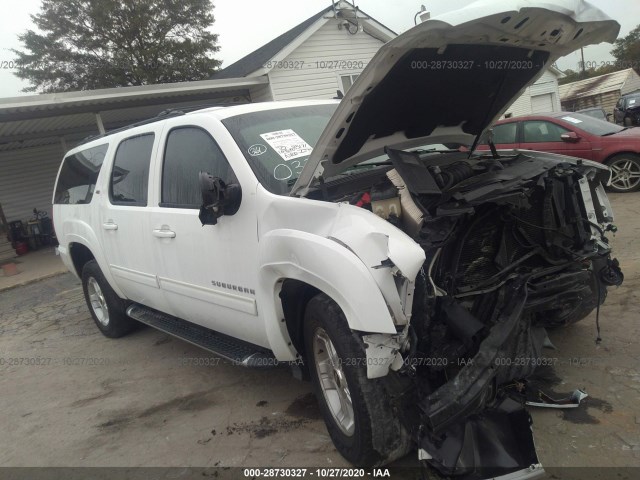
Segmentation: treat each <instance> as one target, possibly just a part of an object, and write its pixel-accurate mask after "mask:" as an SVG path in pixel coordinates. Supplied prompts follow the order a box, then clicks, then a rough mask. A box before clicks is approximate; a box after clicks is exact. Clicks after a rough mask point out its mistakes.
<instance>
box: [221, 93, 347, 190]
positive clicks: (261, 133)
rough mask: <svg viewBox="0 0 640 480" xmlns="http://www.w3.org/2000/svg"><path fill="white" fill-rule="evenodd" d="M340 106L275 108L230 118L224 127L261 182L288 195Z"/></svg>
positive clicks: (319, 105)
mask: <svg viewBox="0 0 640 480" xmlns="http://www.w3.org/2000/svg"><path fill="white" fill-rule="evenodd" d="M337 106H338V104H337V103H333V104H318V105H305V106H301V107H288V108H275V109H270V110H263V111H260V112H252V113H245V114H242V115H236V116H234V117H229V118H226V119H224V120H222V124H223V125H224V126H225V127H226V128H227V130H229V133H231V136H232V137H233V139H234V140H235V142H236V143H237V144H238V147H239V148H240V151H241V152H242V154H243V155H244V157H245V158H246V159H247V162H248V163H249V165H250V166H251V169H252V170H253V173H254V174H255V175H256V177H258V180H259V181H260V183H262V185H263V186H264V187H265V188H266V189H267V190H269V191H270V192H271V193H275V194H277V195H286V194H288V193H289V192H290V191H291V187H293V185H294V184H295V182H296V180H297V179H298V176H299V175H300V173H301V172H302V169H303V168H304V166H305V164H306V163H307V159H308V158H309V154H310V153H311V150H312V149H313V147H315V145H316V143H317V142H318V139H319V138H320V135H321V134H322V131H323V130H324V129H325V127H326V126H327V123H329V119H330V118H331V115H333V112H334V111H335V109H336V107H337Z"/></svg>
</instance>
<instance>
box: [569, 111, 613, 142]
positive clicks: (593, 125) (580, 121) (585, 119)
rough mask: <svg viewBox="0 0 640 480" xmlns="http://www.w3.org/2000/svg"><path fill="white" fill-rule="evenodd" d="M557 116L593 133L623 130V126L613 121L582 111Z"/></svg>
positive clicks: (610, 132) (599, 133)
mask: <svg viewBox="0 0 640 480" xmlns="http://www.w3.org/2000/svg"><path fill="white" fill-rule="evenodd" d="M558 118H559V119H560V120H564V121H565V122H568V123H569V124H571V125H574V126H575V127H576V128H579V129H580V130H584V131H585V132H588V133H591V134H593V135H600V136H602V135H611V134H613V133H618V132H620V131H622V130H624V127H619V126H618V125H615V124H614V123H611V122H607V121H605V120H599V119H597V118H593V117H590V116H588V115H583V114H582V113H567V114H566V115H563V116H561V117H558Z"/></svg>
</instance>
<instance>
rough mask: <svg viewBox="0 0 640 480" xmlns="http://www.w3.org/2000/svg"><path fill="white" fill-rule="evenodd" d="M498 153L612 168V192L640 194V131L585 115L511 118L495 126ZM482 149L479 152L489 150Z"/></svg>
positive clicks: (559, 114) (558, 114)
mask: <svg viewBox="0 0 640 480" xmlns="http://www.w3.org/2000/svg"><path fill="white" fill-rule="evenodd" d="M493 142H494V143H495V145H496V148H498V149H513V148H519V149H523V150H538V151H542V152H550V153H559V154H562V155H569V156H572V157H578V158H585V159H587V160H594V161H596V162H600V163H605V164H606V165H608V166H609V167H611V171H612V178H611V185H610V187H609V188H610V190H611V191H614V192H634V191H637V190H640V128H633V127H621V126H619V125H615V124H613V123H610V122H604V121H602V120H598V119H596V118H593V117H590V116H588V115H584V114H581V113H577V112H576V113H569V112H554V113H549V114H544V115H530V116H523V117H516V118H508V119H505V120H501V121H499V122H497V123H496V124H495V125H494V126H493ZM487 148H488V147H487V146H486V145H481V146H480V147H479V150H486V149H487Z"/></svg>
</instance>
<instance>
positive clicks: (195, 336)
mask: <svg viewBox="0 0 640 480" xmlns="http://www.w3.org/2000/svg"><path fill="white" fill-rule="evenodd" d="M127 315H128V316H130V317H131V318H133V319H134V320H137V321H138V322H141V323H144V324H146V325H149V326H150V327H153V328H156V329H158V330H161V331H163V332H165V333H168V334H170V335H173V336H174V337H178V338H180V339H182V340H185V341H187V342H189V343H192V344H193V345H196V346H198V347H200V348H204V349H205V350H208V351H209V352H211V353H214V354H216V355H217V356H219V357H222V358H224V359H227V360H229V361H231V362H232V363H234V364H237V365H242V366H243V367H258V368H259V367H273V366H275V365H277V363H278V362H277V361H276V359H275V357H274V356H273V353H272V352H271V351H269V350H267V349H265V348H262V347H259V346H257V345H253V344H251V343H247V342H243V341H242V340H238V339H236V338H233V337H230V336H228V335H224V334H222V333H218V332H215V331H213V330H210V329H208V328H205V327H202V326H200V325H196V324H195V323H191V322H187V321H186V320H182V319H180V318H177V317H174V316H172V315H167V314H166V313H162V312H159V311H157V310H153V309H151V308H148V307H145V306H143V305H138V304H135V303H134V304H132V305H131V306H129V308H127Z"/></svg>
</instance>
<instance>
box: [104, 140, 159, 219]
mask: <svg viewBox="0 0 640 480" xmlns="http://www.w3.org/2000/svg"><path fill="white" fill-rule="evenodd" d="M154 138H155V135H154V134H153V133H147V134H143V135H138V136H136V137H131V138H127V139H125V140H123V141H122V142H120V145H118V150H117V151H116V157H115V160H114V162H113V170H112V172H111V183H110V185H109V197H110V199H111V203H112V204H114V205H130V206H136V207H144V206H146V205H147V190H148V184H149V164H150V163H151V151H152V150H153V140H154Z"/></svg>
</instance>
